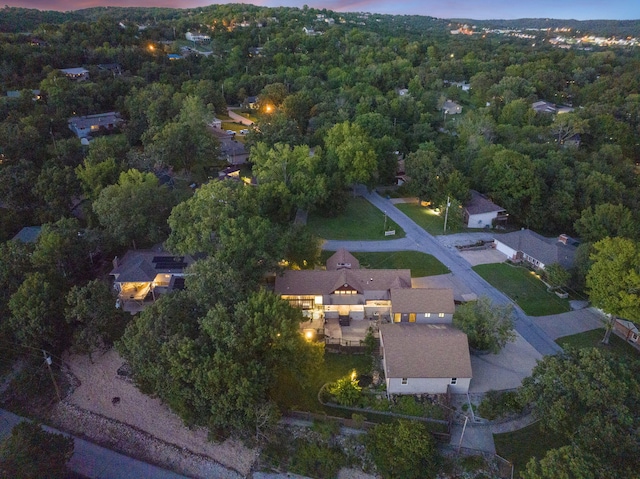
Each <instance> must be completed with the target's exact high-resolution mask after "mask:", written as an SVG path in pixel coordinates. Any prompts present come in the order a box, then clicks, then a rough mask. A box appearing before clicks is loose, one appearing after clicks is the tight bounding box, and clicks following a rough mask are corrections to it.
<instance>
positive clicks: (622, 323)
mask: <svg viewBox="0 0 640 479" xmlns="http://www.w3.org/2000/svg"><path fill="white" fill-rule="evenodd" d="M613 329H614V330H615V331H616V332H617V333H618V334H619V335H620V336H622V337H623V338H624V339H625V340H627V341H629V342H630V343H636V344H639V341H638V338H639V337H640V332H639V331H638V326H636V325H635V324H634V323H632V322H631V321H628V320H626V319H620V318H618V319H616V322H615V323H614V325H613Z"/></svg>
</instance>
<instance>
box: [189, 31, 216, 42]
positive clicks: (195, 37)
mask: <svg viewBox="0 0 640 479" xmlns="http://www.w3.org/2000/svg"><path fill="white" fill-rule="evenodd" d="M185 38H186V39H187V40H189V41H190V42H196V43H205V42H210V41H211V37H210V36H209V35H202V34H200V33H191V32H187V33H186V34H185Z"/></svg>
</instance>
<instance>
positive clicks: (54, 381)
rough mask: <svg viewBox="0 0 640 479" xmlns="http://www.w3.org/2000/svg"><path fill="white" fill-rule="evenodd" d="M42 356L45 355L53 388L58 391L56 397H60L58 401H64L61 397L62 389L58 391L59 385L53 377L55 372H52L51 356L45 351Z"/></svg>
mask: <svg viewBox="0 0 640 479" xmlns="http://www.w3.org/2000/svg"><path fill="white" fill-rule="evenodd" d="M42 354H43V355H44V362H45V363H47V368H48V369H49V374H50V375H51V381H52V382H53V387H54V388H55V389H56V396H58V401H62V398H61V397H60V389H58V383H57V382H56V378H55V376H54V375H53V371H52V370H51V356H49V355H48V354H47V352H46V351H45V350H44V349H43V350H42Z"/></svg>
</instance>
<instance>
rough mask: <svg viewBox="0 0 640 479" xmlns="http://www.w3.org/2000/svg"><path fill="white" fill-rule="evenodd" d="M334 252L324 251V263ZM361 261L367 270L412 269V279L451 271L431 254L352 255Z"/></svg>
mask: <svg viewBox="0 0 640 479" xmlns="http://www.w3.org/2000/svg"><path fill="white" fill-rule="evenodd" d="M333 253H334V251H323V252H322V256H321V259H322V262H323V263H325V262H326V261H327V258H329V256H331V255H332V254H333ZM351 254H352V255H353V256H355V257H356V258H357V259H358V261H360V266H361V267H363V268H367V269H410V270H411V277H412V278H421V277H422V276H434V275H437V274H447V273H448V272H449V270H448V269H447V267H446V266H445V265H443V264H442V263H441V262H440V261H438V260H437V259H436V258H434V257H433V256H431V255H430V254H425V253H421V252H420V251H393V252H388V253H387V252H380V253H351Z"/></svg>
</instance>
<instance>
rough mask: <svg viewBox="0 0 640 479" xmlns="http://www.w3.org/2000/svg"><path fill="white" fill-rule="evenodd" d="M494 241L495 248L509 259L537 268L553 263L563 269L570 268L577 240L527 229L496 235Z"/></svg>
mask: <svg viewBox="0 0 640 479" xmlns="http://www.w3.org/2000/svg"><path fill="white" fill-rule="evenodd" d="M494 243H495V245H496V249H497V250H498V251H500V252H501V253H504V254H505V255H507V257H508V258H509V259H510V260H512V261H516V262H519V261H526V262H528V263H529V264H531V265H532V266H533V267H535V268H538V269H544V268H545V266H547V265H550V264H553V263H558V264H560V266H562V267H563V268H565V269H569V268H571V267H572V266H573V258H574V256H575V253H576V248H577V242H576V241H575V240H573V239H571V238H570V237H568V236H567V235H560V236H558V238H545V237H544V236H542V235H539V234H538V233H536V232H534V231H531V230H528V229H522V230H520V231H514V232H512V233H506V234H503V235H500V236H496V237H495V238H494Z"/></svg>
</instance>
